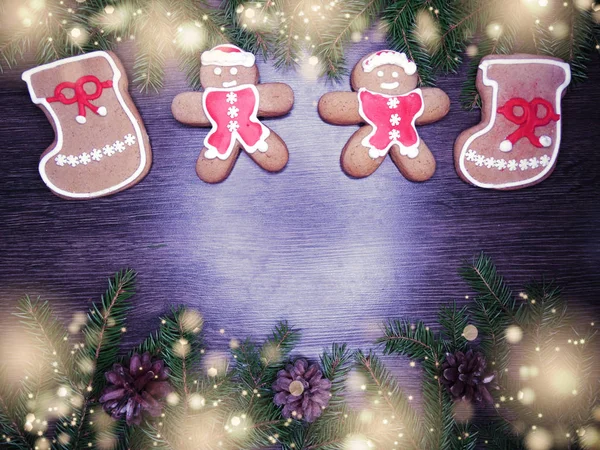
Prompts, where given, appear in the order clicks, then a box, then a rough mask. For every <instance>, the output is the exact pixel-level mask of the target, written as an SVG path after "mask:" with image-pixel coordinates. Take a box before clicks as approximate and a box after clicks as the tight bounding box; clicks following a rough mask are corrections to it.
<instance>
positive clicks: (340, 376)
mask: <svg viewBox="0 0 600 450" xmlns="http://www.w3.org/2000/svg"><path fill="white" fill-rule="evenodd" d="M353 357H354V355H353V353H352V352H351V351H350V350H348V346H347V345H346V344H342V345H340V344H333V345H332V346H331V351H329V352H324V353H323V355H321V367H322V368H323V377H325V378H327V379H328V380H329V381H331V391H330V392H331V398H330V400H329V406H328V407H327V410H329V411H331V410H338V409H340V408H342V407H343V406H344V397H343V393H344V391H345V389H346V381H347V380H348V374H349V373H350V370H351V369H352V365H351V362H352V360H353Z"/></svg>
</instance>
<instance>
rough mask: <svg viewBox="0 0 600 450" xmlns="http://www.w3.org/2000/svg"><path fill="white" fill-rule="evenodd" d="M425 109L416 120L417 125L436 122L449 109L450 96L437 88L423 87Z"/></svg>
mask: <svg viewBox="0 0 600 450" xmlns="http://www.w3.org/2000/svg"><path fill="white" fill-rule="evenodd" d="M421 91H422V92H423V100H424V102H425V111H424V112H423V115H421V117H419V118H418V119H417V121H416V124H417V125H427V124H429V123H433V122H437V121H438V120H440V119H441V118H443V117H445V116H446V114H448V112H449V111H450V98H449V97H448V95H446V93H445V92H444V91H442V90H441V89H438V88H423V89H421Z"/></svg>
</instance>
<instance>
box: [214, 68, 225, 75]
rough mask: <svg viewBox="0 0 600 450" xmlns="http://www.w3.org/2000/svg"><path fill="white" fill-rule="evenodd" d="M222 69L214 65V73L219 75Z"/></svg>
mask: <svg viewBox="0 0 600 450" xmlns="http://www.w3.org/2000/svg"><path fill="white" fill-rule="evenodd" d="M222 72H223V70H222V69H221V68H220V67H215V75H221V73H222Z"/></svg>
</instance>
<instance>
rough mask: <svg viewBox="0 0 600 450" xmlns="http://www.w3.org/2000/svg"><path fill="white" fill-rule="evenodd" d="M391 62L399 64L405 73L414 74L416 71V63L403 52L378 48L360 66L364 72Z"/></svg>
mask: <svg viewBox="0 0 600 450" xmlns="http://www.w3.org/2000/svg"><path fill="white" fill-rule="evenodd" d="M386 64H392V65H394V66H399V67H400V68H402V70H404V73H406V75H414V74H415V73H416V72H417V65H416V64H415V63H414V62H413V61H411V60H410V59H408V57H407V56H406V54H405V53H400V52H397V51H395V50H379V51H378V52H375V53H373V54H372V55H371V56H369V57H368V58H367V59H365V60H364V61H363V63H362V68H363V71H364V72H365V73H371V72H372V71H373V70H375V69H376V68H377V67H381V66H385V65H386Z"/></svg>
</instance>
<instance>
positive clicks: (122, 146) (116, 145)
mask: <svg viewBox="0 0 600 450" xmlns="http://www.w3.org/2000/svg"><path fill="white" fill-rule="evenodd" d="M113 148H114V149H115V150H116V151H118V152H119V153H123V150H125V143H123V142H122V141H117V142H115V143H114V145H113Z"/></svg>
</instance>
